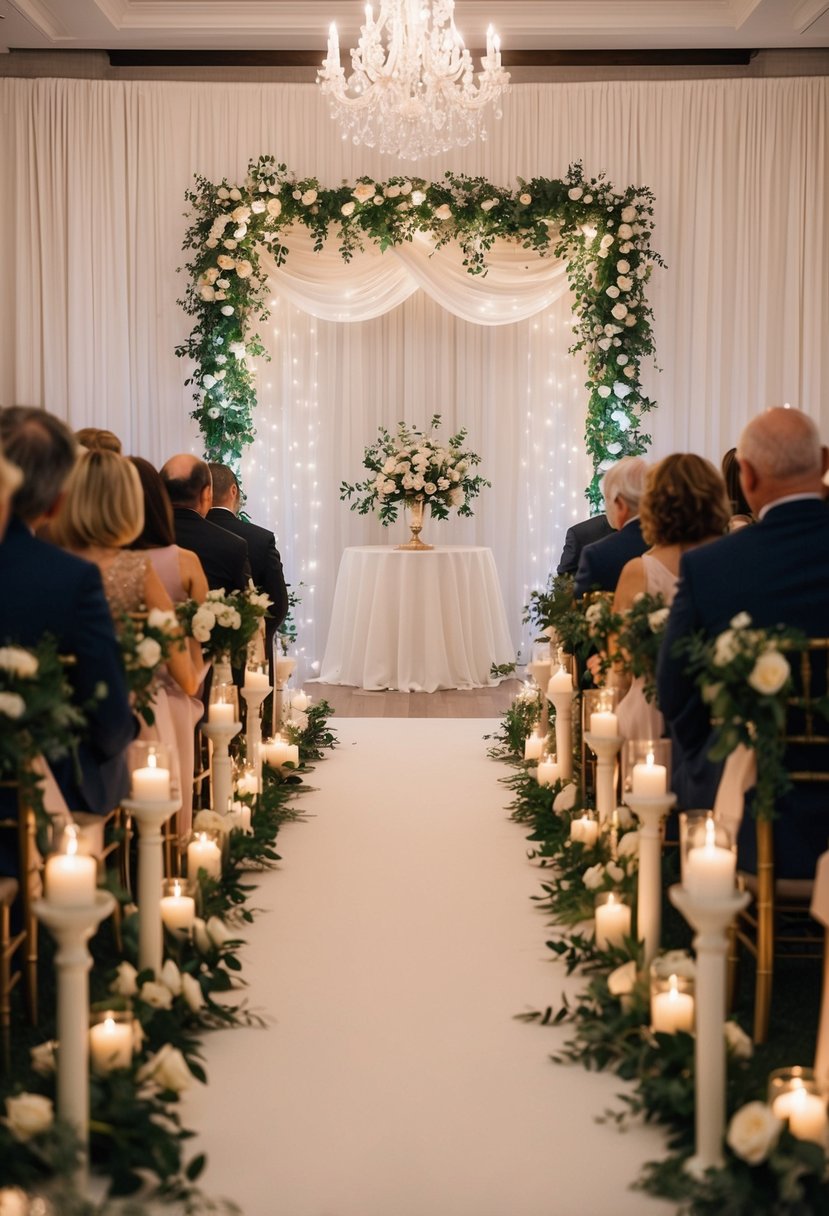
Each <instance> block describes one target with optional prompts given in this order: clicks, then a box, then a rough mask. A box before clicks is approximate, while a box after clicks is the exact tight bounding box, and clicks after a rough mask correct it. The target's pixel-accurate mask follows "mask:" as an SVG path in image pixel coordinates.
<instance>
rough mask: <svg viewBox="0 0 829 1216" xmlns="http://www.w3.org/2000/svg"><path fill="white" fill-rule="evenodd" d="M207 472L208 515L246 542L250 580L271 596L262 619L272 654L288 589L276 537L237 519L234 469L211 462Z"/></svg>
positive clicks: (239, 500) (284, 613)
mask: <svg viewBox="0 0 829 1216" xmlns="http://www.w3.org/2000/svg"><path fill="white" fill-rule="evenodd" d="M210 472H211V474H212V477H213V507H212V509H211V510H210V511H209V512H208V515H207V518H208V519H209V520H210V522H211V523H214V524H218V526H219V527H220V528H227V530H228V531H229V532H233V533H235V535H236V536H241V537H242V539H243V540H245V541H246V542H247V546H248V555H249V557H250V568H251V571H252V573H253V581H254V583H255V584H256V586H257V587H258V589H259V590H260V591H264V592H265V594H266V595H269V596H270V598H271V607H270V609H269V613H268V617H267V618H266V621H265V645H266V652H267V654H268V655H272V654H273V639H274V634H275V633H276V630H277V629H278V628H279V626H280V625H281V624H282V622H283V621H284V620H285V617H286V616H287V615H288V588H287V587H286V586H285V576H284V574H283V573H282V559H281V558H280V556H279V550H278V549H277V547H276V538H275V537H274V534H273V532H269V531H268V529H267V528H260V527H259V525H258V524H252V523H250V522H248V521H247V520H244V519H239V508H240V507H241V505H242V496H241V493H240V491H239V482H238V481H237V480H236V474H235V473H234V472H233V470H232V469H229V468H228V467H227V465H225V464H211V465H210Z"/></svg>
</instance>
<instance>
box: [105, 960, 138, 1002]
mask: <svg viewBox="0 0 829 1216" xmlns="http://www.w3.org/2000/svg"><path fill="white" fill-rule="evenodd" d="M137 975H138V972H137V971H136V970H135V968H134V967H133V965H132V963H127V962H123V963H119V964H118V970H117V971H116V973H115V979H114V980H113V981H112V983H111V984H110V986H109V990H110V992H117V994H118V995H119V996H135V994H136V993H137V992H138V985H137V984H136V982H135V980H136V977H137Z"/></svg>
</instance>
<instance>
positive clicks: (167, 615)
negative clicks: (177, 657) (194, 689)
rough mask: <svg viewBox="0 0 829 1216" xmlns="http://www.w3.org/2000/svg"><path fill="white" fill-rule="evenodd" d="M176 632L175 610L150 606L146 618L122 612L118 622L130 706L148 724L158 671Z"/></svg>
mask: <svg viewBox="0 0 829 1216" xmlns="http://www.w3.org/2000/svg"><path fill="white" fill-rule="evenodd" d="M179 634H180V628H179V623H178V620H177V619H176V614H175V613H174V612H172V611H171V612H164V611H162V610H161V609H160V608H153V609H152V610H151V611H150V612H149V613H147V616H146V618H144V617H143V616H141V617H136V616H130V614H129V613H124V615H123V616H122V618H121V620H120V621H119V623H118V644H119V647H120V650H121V661H122V662H123V664H124V671H125V673H126V677H127V687H128V688H129V690H130V695H131V698H132V707H133V709H134V710H135V712H136V713H137V714H140V715H141V717H142V718H143V719H144V721H145V722H146V723H147V725H148V726H152V724H153V722H155V714H154V712H153V708H152V701H153V697H154V696H155V690H156V680H157V677H158V673H159V671H160V670H161V667H162V666H163V664H164V663H166V662H167V659H169V657H170V651H171V648H172V645H173V641H174V640H175V638H176V636H177V635H179Z"/></svg>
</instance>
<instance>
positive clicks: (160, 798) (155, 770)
mask: <svg viewBox="0 0 829 1216" xmlns="http://www.w3.org/2000/svg"><path fill="white" fill-rule="evenodd" d="M132 797H133V799H134V800H135V801H136V802H169V801H170V770H169V769H168V768H160V767H159V765H158V760H157V758H156V757H155V756H153V755H150V756H148V757H147V766H146V768H136V769H133V773H132Z"/></svg>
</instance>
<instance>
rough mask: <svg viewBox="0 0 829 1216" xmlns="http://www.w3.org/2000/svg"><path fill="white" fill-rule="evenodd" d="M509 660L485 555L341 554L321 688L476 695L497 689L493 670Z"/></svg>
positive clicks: (474, 551)
mask: <svg viewBox="0 0 829 1216" xmlns="http://www.w3.org/2000/svg"><path fill="white" fill-rule="evenodd" d="M514 660H515V650H514V648H513V644H512V641H511V639H510V635H509V630H508V629H507V620H506V614H505V613H504V602H503V600H502V598H501V587H500V584H499V582H498V572H497V570H496V569H495V561H494V559H493V556H492V550H491V549H484V548H477V547H471V546H461V545H446V546H442V547H440V548H435V549H432V550H431V551H429V552H426V553H405V552H400V551H399V550H396V549H389V548H386V547H385V546H383V547H380V546H377V545H371V546H369V545H366V546H360V547H356V548H351V549H346V550H345V552H344V553H343V556H342V561H341V562H340V570H339V574H338V575H337V587H336V590H335V592H334V608H333V611H332V614H331V629H330V632H329V634H328V644H327V646H326V648H325V657H324V659H323V661H322V668H321V670H320V677H319V678H320V681H321V682H322V683H323V684H352V685H355V686H356V687H358V688H367V689H374V690H379V689H384V688H396V689H400V691H401V692H435V691H436V690H437V689H438V688H482V687H484V686H485V685H488V684H494V683H497V681H495V680H493V679H491V677H490V674H489V669H490V667H491V665H492V664H493V663H498V664H500V663H511V662H514Z"/></svg>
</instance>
